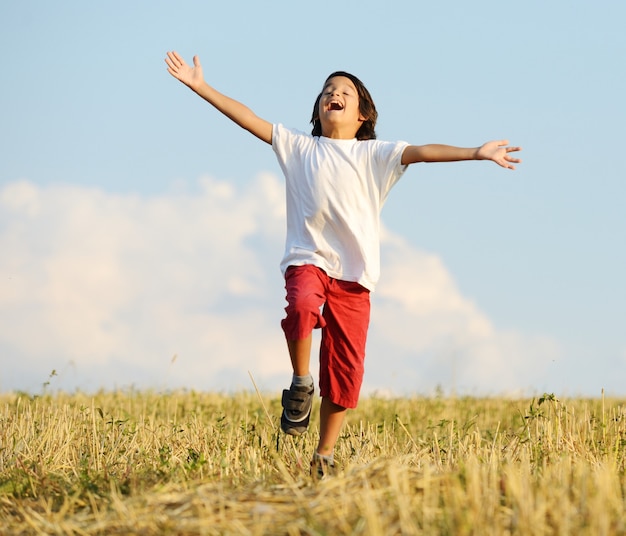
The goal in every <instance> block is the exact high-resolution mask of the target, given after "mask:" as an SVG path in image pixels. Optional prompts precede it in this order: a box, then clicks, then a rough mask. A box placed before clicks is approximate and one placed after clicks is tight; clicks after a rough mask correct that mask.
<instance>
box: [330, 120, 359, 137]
mask: <svg viewBox="0 0 626 536" xmlns="http://www.w3.org/2000/svg"><path fill="white" fill-rule="evenodd" d="M359 128H361V125H360V124H359V125H358V127H357V128H356V130H355V129H354V128H353V127H348V126H339V125H337V126H334V125H327V126H324V125H322V136H324V137H325V138H330V139H333V140H353V139H354V138H356V133H357V132H358V131H359Z"/></svg>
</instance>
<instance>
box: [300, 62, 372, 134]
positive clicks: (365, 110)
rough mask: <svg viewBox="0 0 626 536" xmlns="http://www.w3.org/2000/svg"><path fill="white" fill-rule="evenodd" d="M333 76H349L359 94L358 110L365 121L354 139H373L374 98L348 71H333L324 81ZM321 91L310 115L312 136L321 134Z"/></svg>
mask: <svg viewBox="0 0 626 536" xmlns="http://www.w3.org/2000/svg"><path fill="white" fill-rule="evenodd" d="M335 76H344V77H346V78H349V79H350V80H351V81H352V83H353V84H354V87H355V88H356V91H357V94H358V95H359V112H360V113H361V115H362V116H363V117H365V121H363V124H362V125H361V128H359V130H358V131H357V133H356V139H357V140H375V139H376V120H377V119H378V112H377V111H376V106H375V105H374V100H373V99H372V96H371V95H370V92H369V91H368V90H367V88H366V87H365V84H363V82H361V81H360V80H359V79H358V78H357V77H356V76H354V75H353V74H350V73H346V72H345V71H335V72H334V73H332V74H331V75H329V76H328V78H326V82H328V81H329V80H330V79H331V78H334V77H335ZM326 82H324V86H326ZM322 93H323V90H322V91H320V94H319V95H318V96H317V99H316V100H315V105H314V106H313V114H312V115H311V124H312V125H313V130H312V131H311V135H313V136H321V135H322V123H321V121H320V117H319V107H320V99H321V98H322Z"/></svg>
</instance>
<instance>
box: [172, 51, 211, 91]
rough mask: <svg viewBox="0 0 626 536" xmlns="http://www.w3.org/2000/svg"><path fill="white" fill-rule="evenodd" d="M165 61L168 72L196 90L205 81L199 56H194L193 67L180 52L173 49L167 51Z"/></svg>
mask: <svg viewBox="0 0 626 536" xmlns="http://www.w3.org/2000/svg"><path fill="white" fill-rule="evenodd" d="M165 63H167V72H168V73H170V74H171V75H172V76H173V77H174V78H176V79H177V80H180V81H181V82H182V83H183V84H185V85H186V86H188V87H189V88H191V89H193V90H194V91H195V90H196V89H197V88H198V87H200V85H201V84H202V83H203V82H204V76H203V74H202V65H200V58H199V57H198V56H194V57H193V67H191V66H190V65H187V63H186V62H185V60H184V59H183V58H181V57H180V56H179V55H178V52H176V51H172V52H168V53H167V58H165Z"/></svg>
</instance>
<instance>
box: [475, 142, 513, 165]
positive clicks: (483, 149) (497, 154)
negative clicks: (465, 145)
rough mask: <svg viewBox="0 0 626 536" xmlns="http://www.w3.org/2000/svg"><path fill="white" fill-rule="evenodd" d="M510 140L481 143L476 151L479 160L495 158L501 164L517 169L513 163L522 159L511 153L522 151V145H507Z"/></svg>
mask: <svg viewBox="0 0 626 536" xmlns="http://www.w3.org/2000/svg"><path fill="white" fill-rule="evenodd" d="M508 144H509V141H508V140H498V141H488V142H487V143H485V144H484V145H481V146H480V147H479V148H478V151H477V152H476V159H477V160H493V161H494V162H495V163H496V164H498V165H499V166H502V167H503V168H507V169H515V166H514V165H513V164H519V163H520V162H521V159H519V158H513V157H511V156H509V153H513V152H516V151H521V150H522V148H521V147H507V145H508Z"/></svg>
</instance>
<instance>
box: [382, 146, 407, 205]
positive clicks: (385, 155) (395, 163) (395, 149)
mask: <svg viewBox="0 0 626 536" xmlns="http://www.w3.org/2000/svg"><path fill="white" fill-rule="evenodd" d="M408 145H409V144H408V143H407V142H405V141H396V142H391V141H376V142H375V146H374V147H375V151H374V155H373V162H374V165H375V166H376V169H375V176H376V177H377V179H378V181H379V185H378V186H379V189H380V198H381V201H384V200H385V199H386V198H387V196H388V195H389V191H390V190H391V188H392V187H393V186H394V184H396V182H398V180H400V177H402V174H403V173H404V172H405V171H406V170H407V168H408V166H403V165H402V154H403V153H404V149H406V147H408Z"/></svg>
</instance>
